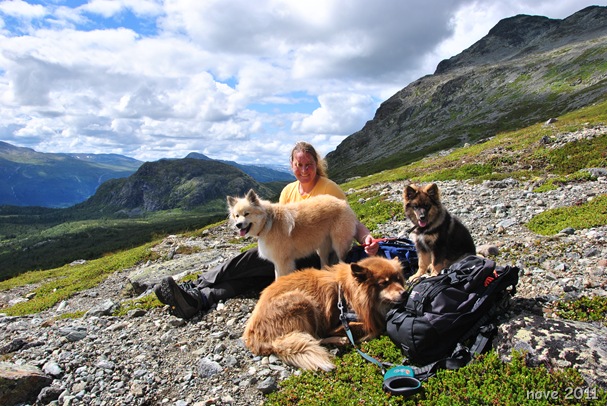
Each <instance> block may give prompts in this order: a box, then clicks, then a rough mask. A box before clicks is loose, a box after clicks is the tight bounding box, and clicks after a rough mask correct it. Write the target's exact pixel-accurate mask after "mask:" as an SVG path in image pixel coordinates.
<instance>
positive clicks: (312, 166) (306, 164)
mask: <svg viewBox="0 0 607 406" xmlns="http://www.w3.org/2000/svg"><path fill="white" fill-rule="evenodd" d="M291 170H292V171H293V174H294V175H295V178H297V180H298V181H300V182H301V183H308V182H312V181H313V180H314V179H316V161H314V158H313V157H312V155H310V154H308V153H307V152H296V153H294V154H293V159H292V161H291Z"/></svg>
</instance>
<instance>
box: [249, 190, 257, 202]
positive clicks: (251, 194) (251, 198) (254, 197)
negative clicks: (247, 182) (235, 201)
mask: <svg viewBox="0 0 607 406" xmlns="http://www.w3.org/2000/svg"><path fill="white" fill-rule="evenodd" d="M247 200H248V201H249V202H251V204H255V205H259V197H257V194H256V193H255V191H254V190H253V189H251V190H249V193H247Z"/></svg>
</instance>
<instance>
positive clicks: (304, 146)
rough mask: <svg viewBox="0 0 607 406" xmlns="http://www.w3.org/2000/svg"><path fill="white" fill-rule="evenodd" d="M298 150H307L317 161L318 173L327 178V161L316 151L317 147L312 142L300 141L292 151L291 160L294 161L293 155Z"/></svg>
mask: <svg viewBox="0 0 607 406" xmlns="http://www.w3.org/2000/svg"><path fill="white" fill-rule="evenodd" d="M296 152H305V153H308V154H310V156H311V157H312V159H314V162H316V174H317V175H319V176H324V177H325V178H326V177H327V161H325V160H324V159H322V158H321V157H320V155H318V152H316V149H314V147H313V146H312V144H309V143H307V142H305V141H299V142H298V143H297V144H295V146H294V147H293V150H292V151H291V158H290V159H289V162H291V163H292V162H293V155H295V153H296Z"/></svg>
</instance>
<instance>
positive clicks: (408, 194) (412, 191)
mask: <svg viewBox="0 0 607 406" xmlns="http://www.w3.org/2000/svg"><path fill="white" fill-rule="evenodd" d="M416 195H417V189H416V188H415V186H411V185H407V187H406V188H405V191H404V192H403V199H405V201H409V200H413V199H415V196H416Z"/></svg>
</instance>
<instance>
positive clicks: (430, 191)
mask: <svg viewBox="0 0 607 406" xmlns="http://www.w3.org/2000/svg"><path fill="white" fill-rule="evenodd" d="M403 201H404V207H405V214H406V215H407V218H408V219H409V220H410V221H411V222H412V223H413V224H414V225H415V226H414V227H413V230H412V232H411V239H412V240H413V241H414V242H415V249H416V250H417V257H418V270H417V273H415V274H414V275H412V276H411V277H410V278H409V280H414V279H417V278H419V277H421V276H422V275H425V274H426V272H428V270H429V271H430V275H431V276H436V275H438V274H439V272H440V271H442V270H443V269H444V268H448V267H449V266H450V265H451V264H452V263H453V262H455V261H457V260H458V259H460V258H461V257H463V256H464V255H467V254H472V255H474V254H475V253H476V247H475V245H474V241H473V240H472V236H471V235H470V232H469V231H468V229H467V228H466V226H464V225H463V224H462V222H461V221H460V220H459V219H458V218H457V217H455V216H452V215H451V214H449V212H448V211H447V210H446V209H445V208H444V207H443V205H442V203H441V199H440V192H439V190H438V186H437V185H436V184H435V183H431V184H429V185H426V186H424V187H421V186H417V185H409V186H407V187H406V188H405V191H404V192H403Z"/></svg>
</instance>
